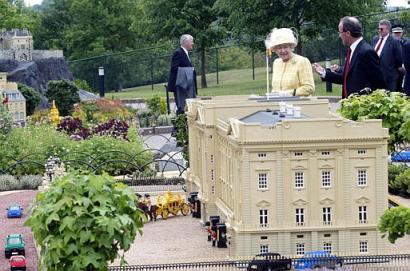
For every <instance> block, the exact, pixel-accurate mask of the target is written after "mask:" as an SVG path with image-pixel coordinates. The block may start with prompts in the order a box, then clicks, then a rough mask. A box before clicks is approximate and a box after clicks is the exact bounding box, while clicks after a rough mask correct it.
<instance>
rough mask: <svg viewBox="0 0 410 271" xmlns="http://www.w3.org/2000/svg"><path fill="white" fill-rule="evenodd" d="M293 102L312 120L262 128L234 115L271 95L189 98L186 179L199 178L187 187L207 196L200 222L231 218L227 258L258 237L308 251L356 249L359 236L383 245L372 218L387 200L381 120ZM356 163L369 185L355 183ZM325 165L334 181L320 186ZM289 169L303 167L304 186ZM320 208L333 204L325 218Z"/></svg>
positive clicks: (246, 252) (372, 248) (287, 249)
mask: <svg viewBox="0 0 410 271" xmlns="http://www.w3.org/2000/svg"><path fill="white" fill-rule="evenodd" d="M292 103H293V104H297V105H298V106H300V107H302V112H303V114H305V115H307V116H308V118H305V119H300V120H283V121H282V122H281V123H277V124H276V125H275V126H274V127H263V126H261V125H260V124H257V123H254V124H253V123H243V122H241V121H240V120H239V119H241V118H243V117H245V116H247V115H249V114H252V113H254V112H256V111H258V110H264V109H266V108H271V109H274V110H275V109H278V108H279V105H278V103H277V102H274V101H269V102H257V101H252V100H248V99H247V97H245V96H232V97H229V99H228V98H223V97H217V98H212V99H211V100H204V101H202V100H199V99H193V100H189V101H188V108H189V111H188V112H187V116H188V123H189V137H190V147H189V149H190V165H191V168H190V176H189V182H193V183H199V185H197V186H192V187H193V188H195V189H198V192H200V195H201V197H200V198H201V199H202V202H203V204H204V206H203V212H202V220H203V221H206V220H208V218H209V216H210V215H220V216H221V220H222V221H223V222H226V223H227V225H228V232H229V234H230V235H231V240H230V252H231V256H251V255H254V254H257V253H259V250H260V246H261V245H268V246H269V250H270V251H274V252H279V253H282V254H286V255H295V254H296V244H297V243H300V244H302V243H303V244H304V245H305V251H309V250H323V244H324V242H328V243H331V244H332V251H333V252H335V253H339V254H359V249H358V248H359V242H360V241H361V240H362V239H363V238H364V237H366V238H367V239H366V240H368V253H377V252H380V251H382V250H383V246H384V244H385V243H384V240H380V238H379V234H378V233H377V229H376V226H377V222H378V219H379V218H380V216H381V214H382V213H383V212H384V210H385V209H386V208H387V148H386V146H387V137H388V133H387V130H386V129H383V128H382V127H381V121H379V120H370V121H366V122H363V123H354V122H351V121H348V120H344V119H343V118H341V117H340V116H337V115H335V114H332V113H330V112H329V104H328V102H327V101H324V100H317V99H315V98H312V99H303V100H300V101H293V102H292ZM211 136H212V139H211ZM211 156H212V157H213V159H211ZM212 161H213V162H212ZM358 170H366V173H367V184H366V185H365V186H358V185H357V174H358V173H357V172H358ZM322 171H326V172H330V175H331V186H330V187H323V186H322V183H321V181H322V180H321V178H322V175H321V174H322V173H321V172H322ZM211 172H212V173H211ZM295 172H303V176H304V187H302V188H296V187H295V180H294V179H295ZM260 173H266V175H267V180H268V187H267V189H259V188H258V176H259V174H260ZM213 191H215V193H213ZM359 206H367V218H368V220H367V221H366V222H367V223H359V221H358V208H359ZM324 207H330V208H331V210H332V212H331V216H332V222H331V223H329V224H328V225H325V224H324V223H323V221H322V220H323V213H322V209H323V208H324ZM296 208H304V222H305V223H304V224H303V225H297V224H296V219H295V212H296ZM261 209H263V210H267V212H268V223H267V225H266V227H260V224H259V220H260V218H259V211H260V210H261ZM360 233H362V234H363V233H366V235H360ZM325 235H326V236H325ZM261 237H263V239H262V238H261ZM352 248H353V249H352ZM356 248H357V249H356Z"/></svg>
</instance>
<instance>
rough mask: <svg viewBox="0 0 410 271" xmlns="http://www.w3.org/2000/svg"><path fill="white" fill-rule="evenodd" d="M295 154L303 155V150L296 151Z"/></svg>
mask: <svg viewBox="0 0 410 271" xmlns="http://www.w3.org/2000/svg"><path fill="white" fill-rule="evenodd" d="M294 156H303V152H301V151H295V152H294Z"/></svg>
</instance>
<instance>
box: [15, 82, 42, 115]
mask: <svg viewBox="0 0 410 271" xmlns="http://www.w3.org/2000/svg"><path fill="white" fill-rule="evenodd" d="M18 89H19V91H20V92H21V94H23V96H24V98H25V99H26V109H27V115H32V114H33V113H34V109H35V108H36V107H37V105H38V104H39V103H40V101H41V99H40V94H38V92H37V91H35V90H34V89H33V88H31V87H29V86H26V85H24V84H20V83H19V84H18Z"/></svg>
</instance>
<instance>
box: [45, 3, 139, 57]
mask: <svg viewBox="0 0 410 271" xmlns="http://www.w3.org/2000/svg"><path fill="white" fill-rule="evenodd" d="M136 5H137V1H132V0H117V1H110V0H101V1H92V0H70V1H68V0H54V1H53V2H52V3H50V4H48V5H47V6H46V7H45V8H44V11H43V12H42V14H43V15H42V17H41V23H40V29H39V41H38V43H37V46H38V47H44V48H53V47H55V48H60V49H63V50H64V52H65V54H66V55H67V56H68V57H69V58H70V59H76V58H82V57H88V56H94V55H99V54H102V53H106V52H120V51H125V50H127V49H129V48H135V47H136V46H137V44H136V35H135V33H134V32H133V31H132V29H131V26H132V24H133V21H134V18H135V17H134V16H135V9H136Z"/></svg>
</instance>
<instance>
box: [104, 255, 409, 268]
mask: <svg viewBox="0 0 410 271" xmlns="http://www.w3.org/2000/svg"><path fill="white" fill-rule="evenodd" d="M154 256H156V257H160V255H153V257H154ZM290 260H291V263H292V268H291V269H289V268H286V266H284V267H283V268H281V267H280V266H278V264H281V263H287V261H286V260H280V261H276V262H275V261H270V262H266V261H265V262H264V261H262V260H259V261H258V260H257V259H255V260H215V261H206V262H205V261H204V262H191V263H170V264H151V265H132V266H111V267H110V268H109V270H111V271H149V270H170V271H171V270H198V271H199V270H214V271H225V270H260V271H262V270H263V271H265V270H266V271H267V270H294V269H295V268H296V269H297V270H313V269H315V270H318V269H317V268H321V269H320V270H330V269H336V270H366V271H371V270H374V271H376V270H377V271H383V270H386V271H387V270H391V271H401V270H402V271H405V270H410V254H397V255H366V256H345V257H336V256H334V257H314V258H304V257H300V258H292V259H290ZM250 267H253V268H254V269H250ZM279 268H280V269H279Z"/></svg>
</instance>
